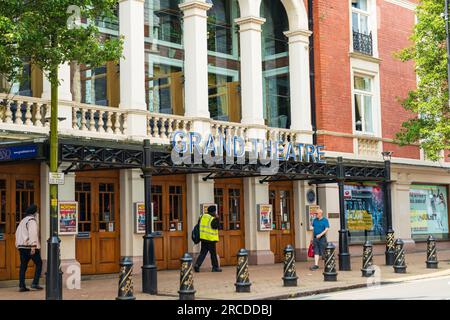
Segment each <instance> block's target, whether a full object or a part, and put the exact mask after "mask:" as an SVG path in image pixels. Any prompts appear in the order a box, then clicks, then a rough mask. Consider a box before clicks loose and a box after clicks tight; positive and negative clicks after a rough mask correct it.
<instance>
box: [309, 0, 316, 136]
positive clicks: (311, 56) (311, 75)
mask: <svg viewBox="0 0 450 320" xmlns="http://www.w3.org/2000/svg"><path fill="white" fill-rule="evenodd" d="M313 2H314V0H308V27H309V31H312V32H313V31H314V15H313ZM309 83H310V90H311V92H310V95H311V126H312V130H313V144H317V124H316V84H315V69H314V33H313V34H312V35H311V36H310V37H309Z"/></svg>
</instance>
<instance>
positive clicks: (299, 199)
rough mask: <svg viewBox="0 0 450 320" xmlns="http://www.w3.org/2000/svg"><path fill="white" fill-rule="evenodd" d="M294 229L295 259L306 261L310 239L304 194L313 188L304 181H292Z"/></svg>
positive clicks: (306, 203)
mask: <svg viewBox="0 0 450 320" xmlns="http://www.w3.org/2000/svg"><path fill="white" fill-rule="evenodd" d="M293 187H294V194H293V197H294V228H295V229H294V230H295V259H296V260H297V261H306V260H307V259H308V247H309V242H310V241H311V232H310V231H308V225H307V224H308V221H307V219H306V205H314V204H315V202H313V203H308V202H307V200H306V194H307V192H308V190H310V189H315V187H314V186H309V185H308V183H307V182H306V181H294V182H293Z"/></svg>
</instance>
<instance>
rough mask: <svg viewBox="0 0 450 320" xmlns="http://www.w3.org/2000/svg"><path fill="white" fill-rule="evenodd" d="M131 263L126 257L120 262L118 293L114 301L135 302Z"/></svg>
mask: <svg viewBox="0 0 450 320" xmlns="http://www.w3.org/2000/svg"><path fill="white" fill-rule="evenodd" d="M132 272H133V262H132V261H131V259H130V258H128V257H123V258H122V259H121V260H120V278H119V293H118V294H117V298H116V300H135V299H136V298H135V297H134V296H133V276H132Z"/></svg>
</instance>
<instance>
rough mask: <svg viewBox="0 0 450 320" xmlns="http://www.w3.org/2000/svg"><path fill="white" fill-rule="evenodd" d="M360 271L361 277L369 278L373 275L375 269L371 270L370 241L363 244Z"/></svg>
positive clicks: (371, 253) (371, 250) (371, 252)
mask: <svg viewBox="0 0 450 320" xmlns="http://www.w3.org/2000/svg"><path fill="white" fill-rule="evenodd" d="M361 271H362V276H363V277H371V276H373V274H374V273H375V269H374V268H373V246H372V243H371V242H370V241H366V242H365V243H364V249H363V261H362V269H361Z"/></svg>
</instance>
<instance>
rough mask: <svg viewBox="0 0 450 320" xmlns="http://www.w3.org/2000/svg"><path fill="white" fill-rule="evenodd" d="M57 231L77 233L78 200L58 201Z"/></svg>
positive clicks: (60, 232)
mask: <svg viewBox="0 0 450 320" xmlns="http://www.w3.org/2000/svg"><path fill="white" fill-rule="evenodd" d="M58 221H59V223H58V233H59V234H63V235H64V234H77V233H78V202H76V201H60V202H58Z"/></svg>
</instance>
